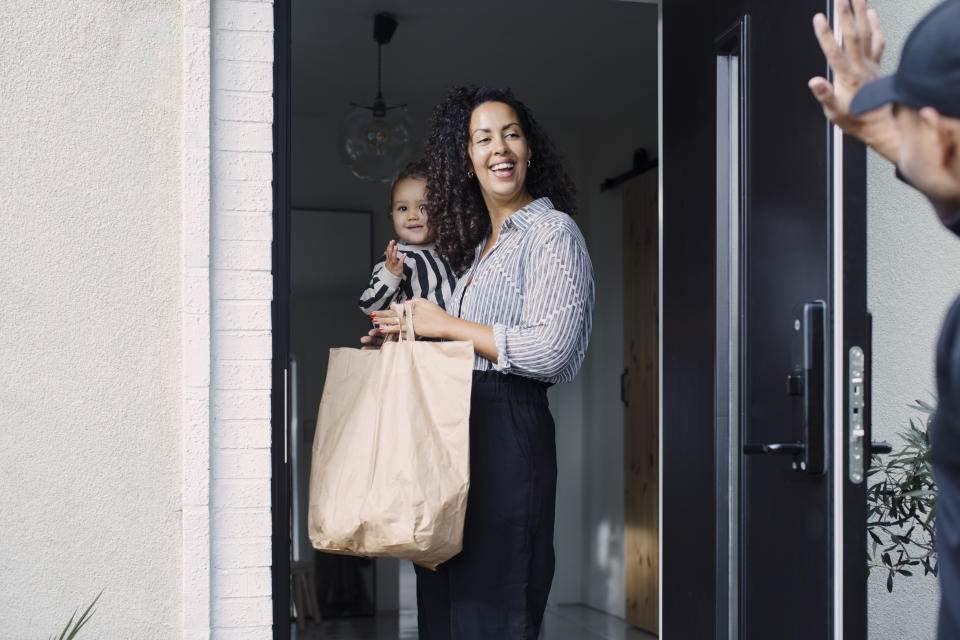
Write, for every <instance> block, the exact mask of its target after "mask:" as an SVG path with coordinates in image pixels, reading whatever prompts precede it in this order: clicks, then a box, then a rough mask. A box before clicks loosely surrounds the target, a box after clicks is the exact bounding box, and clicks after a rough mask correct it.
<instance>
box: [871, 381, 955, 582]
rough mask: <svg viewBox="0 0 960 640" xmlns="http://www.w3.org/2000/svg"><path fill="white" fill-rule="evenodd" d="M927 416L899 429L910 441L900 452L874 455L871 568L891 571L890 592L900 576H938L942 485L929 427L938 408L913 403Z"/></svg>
mask: <svg viewBox="0 0 960 640" xmlns="http://www.w3.org/2000/svg"><path fill="white" fill-rule="evenodd" d="M908 406H909V407H910V408H911V409H915V410H917V411H919V412H920V413H921V414H922V415H921V416H920V417H917V418H910V423H909V428H908V429H906V430H905V431H903V432H902V433H900V434H899V435H900V438H901V439H902V440H903V441H904V442H905V445H904V447H903V448H902V449H900V450H899V451H896V452H894V453H891V454H888V455H886V456H884V458H885V459H881V458H880V456H877V455H875V456H873V458H872V461H871V467H870V470H869V471H868V472H867V479H868V480H867V481H868V487H867V534H868V535H869V536H870V544H869V545H868V547H867V567H868V570H872V569H880V570H884V571H886V572H887V591H893V578H894V576H895V575H897V574H899V575H903V576H912V575H913V574H914V572H915V571H919V569H920V568H921V567H922V568H923V575H928V574H933V575H934V576H936V575H937V570H938V562H937V551H936V547H935V545H934V542H935V535H934V522H935V519H936V515H935V514H936V505H935V500H936V495H937V485H936V483H935V482H934V479H933V472H932V469H931V467H930V459H929V453H930V427H931V424H932V423H933V414H934V411H935V407H934V406H932V405H930V404H928V403H926V402H923V401H922V400H917V401H916V404H912V405H908Z"/></svg>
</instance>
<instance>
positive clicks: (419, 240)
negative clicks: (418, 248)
mask: <svg viewBox="0 0 960 640" xmlns="http://www.w3.org/2000/svg"><path fill="white" fill-rule="evenodd" d="M390 217H391V218H393V229H394V231H396V233H397V237H399V238H400V239H401V240H403V241H404V242H406V243H407V244H424V243H426V242H430V241H431V240H433V235H434V231H433V227H432V226H431V225H430V221H429V219H428V218H427V183H426V181H425V180H420V179H419V178H404V179H403V180H401V181H400V182H398V183H397V186H396V187H394V189H393V206H392V207H391V208H390Z"/></svg>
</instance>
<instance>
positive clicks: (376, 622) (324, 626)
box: [293, 563, 657, 640]
mask: <svg viewBox="0 0 960 640" xmlns="http://www.w3.org/2000/svg"><path fill="white" fill-rule="evenodd" d="M403 564H405V565H407V566H406V567H404V568H403V569H401V571H400V611H399V612H390V613H387V612H384V613H380V614H378V615H376V616H374V617H372V618H345V619H337V620H324V621H323V622H321V623H320V624H310V625H308V626H307V629H305V630H304V631H299V632H298V631H296V628H294V634H293V638H294V639H295V640H417V639H418V635H417V610H416V578H415V576H414V573H413V569H412V565H410V564H409V563H403ZM401 566H402V565H401ZM656 637H657V636H654V635H650V634H648V633H645V632H643V631H641V630H640V629H637V628H636V627H634V626H632V625H629V624H627V623H626V622H624V621H623V620H621V619H620V618H616V617H614V616H611V615H607V614H606V613H602V612H600V611H597V610H595V609H591V608H589V607H584V606H579V605H559V606H548V607H547V611H546V613H545V615H544V623H543V629H542V630H541V633H540V640H651V639H653V638H656Z"/></svg>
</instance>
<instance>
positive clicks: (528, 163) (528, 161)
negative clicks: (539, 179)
mask: <svg viewBox="0 0 960 640" xmlns="http://www.w3.org/2000/svg"><path fill="white" fill-rule="evenodd" d="M527 166H528V167H529V166H530V158H527Z"/></svg>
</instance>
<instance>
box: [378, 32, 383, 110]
mask: <svg viewBox="0 0 960 640" xmlns="http://www.w3.org/2000/svg"><path fill="white" fill-rule="evenodd" d="M382 50H383V45H382V44H380V43H379V42H378V43H377V100H383V91H381V90H380V75H381V69H380V67H381V64H382V58H381V55H380V52H381V51H382Z"/></svg>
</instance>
